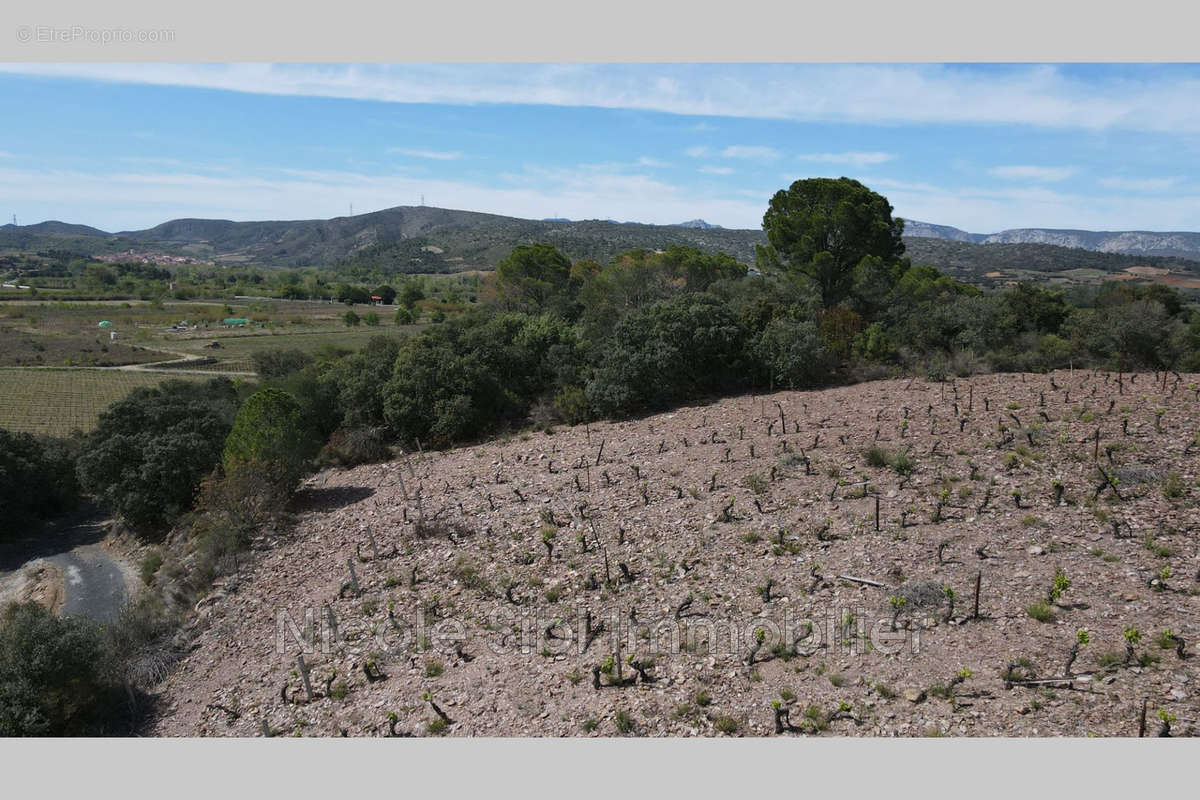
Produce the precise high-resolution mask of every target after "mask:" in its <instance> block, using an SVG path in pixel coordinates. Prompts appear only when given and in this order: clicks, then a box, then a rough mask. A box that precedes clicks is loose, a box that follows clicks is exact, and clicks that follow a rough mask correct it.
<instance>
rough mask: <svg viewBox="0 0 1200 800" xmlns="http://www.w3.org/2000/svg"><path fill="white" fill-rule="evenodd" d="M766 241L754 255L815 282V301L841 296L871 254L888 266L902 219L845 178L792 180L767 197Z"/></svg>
mask: <svg viewBox="0 0 1200 800" xmlns="http://www.w3.org/2000/svg"><path fill="white" fill-rule="evenodd" d="M763 230H764V231H765V232H766V234H767V241H768V243H769V244H768V245H767V246H766V247H763V246H761V245H760V247H759V249H758V257H757V261H758V262H759V263H760V265H763V266H766V267H768V268H772V267H774V268H782V269H783V270H784V271H786V272H790V273H794V274H801V275H805V276H807V277H809V278H811V279H812V280H813V281H815V282H816V284H817V286H818V288H819V290H820V293H821V302H822V304H823V305H824V306H825V307H826V308H832V307H833V306H835V305H837V304H838V303H840V302H842V301H843V300H845V299H847V298H848V297H849V296H850V294H851V291H852V289H853V286H854V279H855V275H854V270H855V268H856V267H857V266H858V265H859V264H860V263H861V262H862V261H863V259H865V258H868V257H870V256H874V257H876V258H878V259H880V260H881V261H882V262H883V264H884V265H887V266H889V267H890V266H892V265H894V264H897V263H898V262H899V259H900V257H901V256H903V254H904V243H903V241H902V240H901V234H902V233H903V230H904V222H903V220H900V219H894V218H893V217H892V207H891V205H890V204H889V203H888V201H887V198H885V197H883V196H882V195H879V194H876V193H875V192H873V191H871V190H870V189H868V188H867V187H866V186H864V185H863V184H861V183H859V182H858V181H856V180H853V179H851V178H837V179H834V178H809V179H807V180H798V181H796V182H795V183H793V184H792V185H791V186H790V187H789V188H787V189H782V190H780V191H778V192H776V193H775V196H774V197H772V198H771V202H770V205H769V207H768V208H767V212H766V214H764V215H763Z"/></svg>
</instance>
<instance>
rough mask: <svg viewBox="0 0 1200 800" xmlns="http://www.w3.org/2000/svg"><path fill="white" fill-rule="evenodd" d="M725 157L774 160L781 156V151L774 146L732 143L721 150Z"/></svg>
mask: <svg viewBox="0 0 1200 800" xmlns="http://www.w3.org/2000/svg"><path fill="white" fill-rule="evenodd" d="M721 156H722V157H724V158H746V159H751V160H753V161H774V160H775V159H777V158H779V151H778V150H776V149H775V148H774V147H763V146H761V145H747V144H731V145H729V147H726V148H725V149H724V150H722V151H721Z"/></svg>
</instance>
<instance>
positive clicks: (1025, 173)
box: [988, 164, 1075, 183]
mask: <svg viewBox="0 0 1200 800" xmlns="http://www.w3.org/2000/svg"><path fill="white" fill-rule="evenodd" d="M988 174H989V175H991V176H993V177H995V178H1003V179H1004V180H1007V181H1034V182H1037V183H1057V182H1058V181H1065V180H1066V179H1067V178H1069V177H1071V176H1072V175H1074V174H1075V168H1074V167H1039V166H1034V165H1032V164H1013V165H1009V166H1002V167H992V168H991V169H989V170H988Z"/></svg>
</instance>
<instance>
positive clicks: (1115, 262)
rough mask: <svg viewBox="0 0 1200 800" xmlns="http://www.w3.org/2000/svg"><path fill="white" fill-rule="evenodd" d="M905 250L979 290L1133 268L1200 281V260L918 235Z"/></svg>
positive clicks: (918, 260) (916, 260) (1091, 278)
mask: <svg viewBox="0 0 1200 800" xmlns="http://www.w3.org/2000/svg"><path fill="white" fill-rule="evenodd" d="M904 245H905V254H906V255H907V256H908V257H909V258H910V259H911V260H912V262H913V263H914V264H929V265H931V266H935V267H937V268H938V269H940V270H942V271H943V272H946V273H947V274H949V275H951V276H953V277H954V278H956V279H958V280H961V281H965V282H967V283H973V284H976V285H979V286H990V285H995V284H997V283H1003V282H1005V281H1009V280H1035V281H1037V280H1060V279H1072V280H1078V281H1081V282H1092V281H1094V280H1098V279H1100V277H1103V276H1086V275H1080V274H1078V273H1075V271H1076V270H1085V271H1086V270H1095V271H1099V272H1102V273H1119V272H1123V271H1125V270H1128V269H1129V268H1130V267H1158V268H1160V269H1164V270H1170V271H1171V272H1172V273H1176V274H1178V273H1183V274H1185V275H1187V276H1189V277H1200V261H1192V260H1189V259H1184V258H1176V257H1173V256H1142V255H1130V254H1128V253H1099V252H1096V251H1094V250H1084V249H1082V248H1077V247H1060V246H1058V245H1053V244H975V243H972V242H963V241H954V240H951V239H937V238H932V237H917V236H913V237H908V236H906V237H905V238H904Z"/></svg>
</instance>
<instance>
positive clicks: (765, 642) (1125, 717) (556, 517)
mask: <svg viewBox="0 0 1200 800" xmlns="http://www.w3.org/2000/svg"><path fill="white" fill-rule="evenodd" d="M1198 381H1200V376H1195V375H1184V376H1178V377H1177V376H1173V375H1169V376H1167V378H1166V382H1165V385H1164V384H1163V383H1159V382H1156V379H1155V376H1153V375H1149V374H1142V375H1137V376H1132V375H1128V374H1127V375H1124V376H1120V377H1119V376H1117V375H1116V374H1105V373H1092V372H1082V371H1080V372H1075V373H1074V374H1071V373H1068V372H1057V373H1054V374H1052V375H992V376H982V377H977V378H973V379H968V380H962V379H960V380H957V381H954V382H952V383H944V384H939V383H930V382H926V381H923V380H891V381H881V382H874V383H867V384H861V385H857V386H851V387H843V388H837V389H830V390H825V391H814V392H783V393H778V394H773V395H766V396H757V397H749V396H747V397H740V398H733V399H729V400H724V401H721V402H718V403H714V404H712V405H709V406H705V407H697V408H688V409H682V410H679V411H676V412H674V413H668V414H661V415H657V416H653V417H648V418H645V419H641V420H634V421H627V422H614V423H603V424H595V425H591V426H588V427H585V426H579V427H575V428H570V429H559V430H558V431H556V432H554V433H552V434H550V433H536V434H526V435H522V436H519V437H515V438H508V439H505V440H498V441H494V442H490V443H486V444H482V445H479V446H475V447H468V448H461V449H457V450H452V451H447V452H432V453H425V454H423V455H422V454H414V455H413V456H412V458H411V461H410V460H407V459H406V460H401V461H396V462H392V463H389V464H384V465H378V466H365V467H359V468H356V469H353V470H348V471H331V472H326V473H323V474H321V475H318V476H317V477H316V478H314V479H312V480H310V481H309V483H308V484H307V487H306V489H305V490H304V491H303V492H302V493H301V495H300V498H299V499H298V502H297V507H296V509H295V511H296V517H295V521H294V524H292V525H288V526H284V527H281V528H278V529H274V528H273V529H271V530H267V531H264V532H263V533H262V535H261V537H259V539H258V541H256V543H255V549H256V551H257V555H256V556H255V558H254V561H253V563H251V564H249V565H246V566H245V567H244V572H243V574H241V575H239V576H237V577H236V578H231V579H229V580H228V581H226V582H225V583H223V584H222V585H221V586H220V587H219V588H218V589H217V590H216V592H215V593H214V594H213V595H212V596H211V597H209V598H207V599H206V600H204V601H202V602H201V603H200V605H199V608H200V609H201V612H200V613H201V620H200V623H199V628H198V630H199V631H200V633H199V638H198V641H197V644H198V647H197V648H196V649H195V650H193V651H191V652H190V653H189V654H188V655H187V656H186V657H185V659H184V660H183V661H182V663H181V664H180V666H179V668H178V669H177V670H176V671H175V672H174V673H173V674H172V675H171V677H170V678H169V679H168V680H167V682H166V684H165V685H164V686H163V687H162V700H163V703H162V713H161V716H160V718H159V719H158V720H157V721H156V723H155V726H154V729H155V731H156V732H157V733H159V734H160V735H182V736H194V735H206V736H212V735H221V736H231V735H233V736H257V735H262V734H263V733H264V732H266V733H268V734H270V735H289V736H290V735H325V736H337V735H350V736H388V735H435V734H444V735H454V736H470V735H474V736H479V735H484V736H510V735H515V736H588V735H590V736H613V735H642V736H663V735H677V736H713V735H746V736H774V735H786V736H792V735H829V736H926V735H952V736H1086V735H1100V736H1134V735H1137V733H1138V728H1139V721H1140V718H1141V711H1142V708H1143V704H1145V708H1146V709H1147V715H1146V720H1145V726H1146V731H1147V734H1148V735H1154V734H1155V733H1157V732H1158V731H1159V730H1160V728H1161V726H1162V725H1163V724H1168V725H1170V726H1171V729H1172V731H1173V732H1174V733H1176V734H1186V733H1189V732H1190V733H1192V734H1195V733H1196V732H1197V730H1198V728H1200V694H1198V692H1197V687H1198V684H1200V669H1197V664H1198V663H1200V658H1195V657H1193V656H1192V653H1193V651H1194V649H1195V647H1196V646H1197V644H1200V583H1198V580H1197V569H1198V568H1200V549H1198V547H1197V534H1198V533H1200V511H1198V508H1197V501H1198V498H1200V490H1198V489H1197V479H1198V477H1200V476H1198V474H1197V469H1196V465H1197V455H1198V454H1200V446H1198V442H1197V431H1198V430H1200V389H1197V388H1196V386H1195V384H1196V383H1197V382H1198ZM873 448H877V449H873ZM877 509H878V510H877ZM977 586H978V587H979V590H978V594H976V587H977ZM306 615H307V617H306ZM298 654H303V660H299V659H298V658H297V656H298ZM1160 711H1161V719H1160V716H1159V712H1160Z"/></svg>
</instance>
